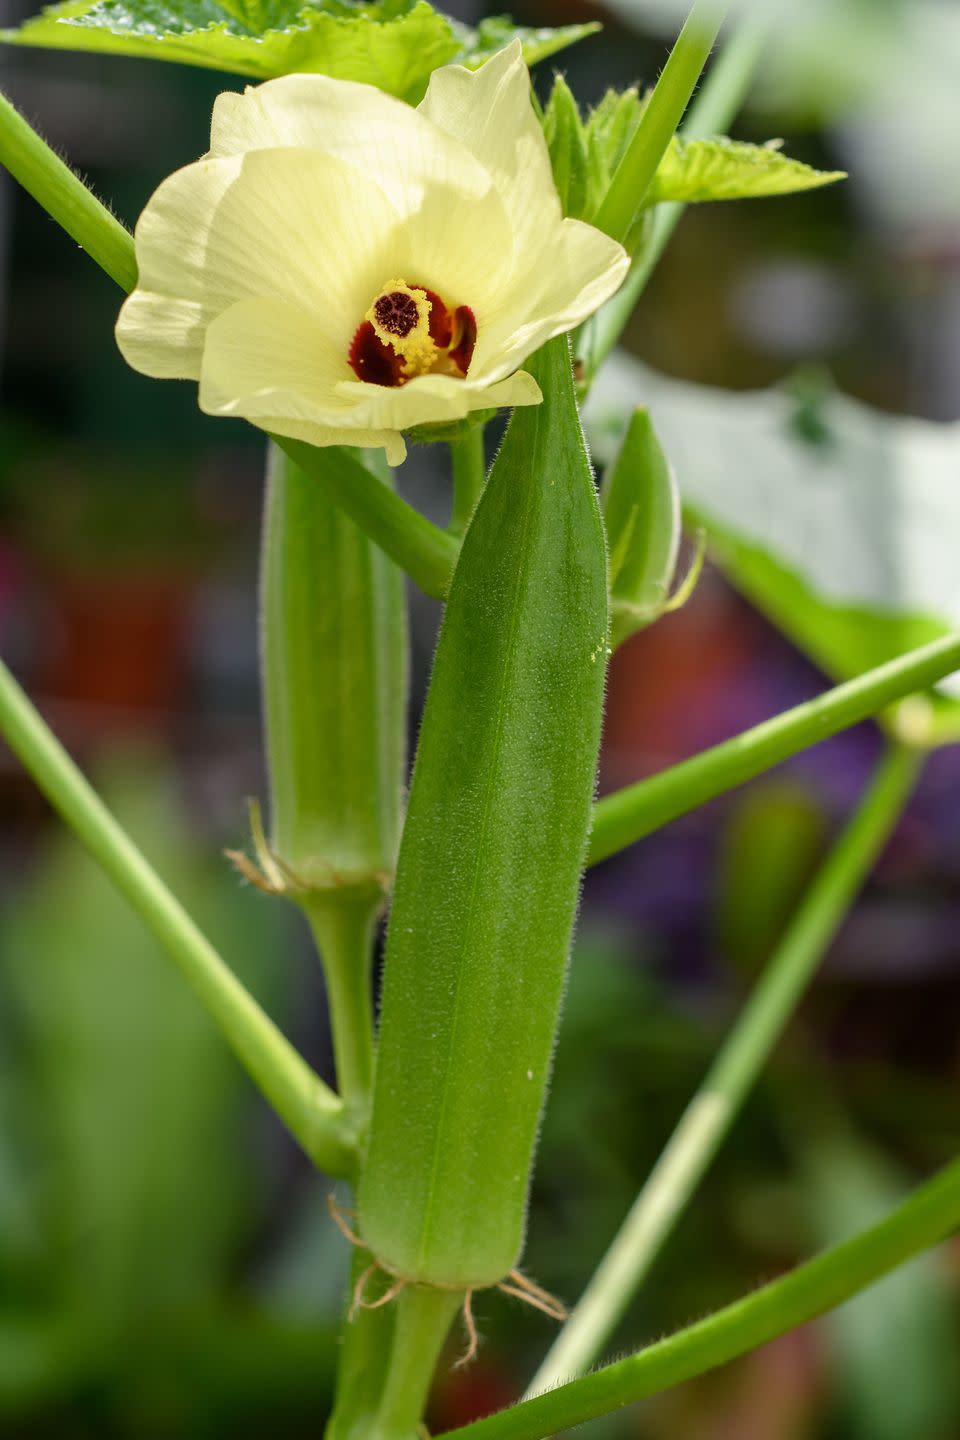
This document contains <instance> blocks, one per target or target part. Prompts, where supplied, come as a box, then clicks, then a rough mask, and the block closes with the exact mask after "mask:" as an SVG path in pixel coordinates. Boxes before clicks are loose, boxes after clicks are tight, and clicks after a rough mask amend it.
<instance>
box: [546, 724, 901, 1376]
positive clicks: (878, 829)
mask: <svg viewBox="0 0 960 1440" xmlns="http://www.w3.org/2000/svg"><path fill="white" fill-rule="evenodd" d="M921 763H922V761H921V758H920V756H918V755H917V754H916V753H915V752H913V751H911V750H908V749H906V748H904V747H903V746H899V745H895V746H891V747H890V749H889V751H888V753H887V755H886V757H885V759H884V761H883V763H882V764H881V765H880V767H879V769H878V771H877V773H876V776H875V777H874V779H873V782H872V783H871V785H870V787H869V789H868V791H867V793H866V795H865V796H864V798H863V800H862V801H861V803H860V805H859V807H858V809H857V811H856V813H855V815H854V816H853V818H852V820H851V821H850V822H849V824H848V825H847V827H846V829H845V830H844V832H843V834H842V835H841V836H840V839H839V840H838V841H837V843H836V845H835V846H834V848H833V850H832V851H831V853H830V855H829V856H828V857H827V860H826V862H825V863H824V865H823V867H822V869H821V870H820V872H819V874H818V875H817V878H816V879H815V881H814V883H813V885H812V886H811V888H810V890H809V892H808V894H807V895H806V897H805V899H804V901H803V903H802V904H801V906H800V908H799V910H798V911H797V914H796V916H795V917H794V919H793V922H792V923H791V925H790V927H789V928H788V930H787V933H786V934H785V935H784V937H783V940H782V941H781V943H780V945H779V946H778V947H777V950H776V952H775V953H774V955H773V957H772V958H771V960H770V963H769V965H768V966H767V968H766V970H765V972H764V975H763V977H762V979H761V980H760V983H759V984H758V985H757V987H756V989H755V990H754V992H753V994H752V995H751V997H750V1000H749V1002H748V1004H747V1005H746V1007H745V1008H744V1010H743V1012H742V1014H741V1015H740V1018H739V1019H738V1021H737V1023H736V1025H735V1026H734V1028H733V1030H732V1031H731V1033H730V1035H729V1036H728V1038H727V1041H726V1043H725V1044H724V1045H723V1047H722V1048H721V1050H720V1053H719V1054H718V1055H717V1058H716V1060H715V1061H714V1063H713V1065H712V1066H711V1067H710V1070H709V1072H708V1074H707V1076H706V1079H705V1080H704V1082H703V1084H702V1085H701V1086H700V1089H699V1090H698V1091H697V1093H696V1095H695V1096H694V1098H693V1099H692V1100H691V1102H690V1104H689V1105H688V1106H687V1108H686V1110H685V1111H684V1114H683V1117H682V1119H681V1121H680V1123H679V1125H678V1126H677V1128H676V1130H675V1131H674V1133H673V1135H672V1137H671V1139H670V1141H669V1143H668V1145H667V1147H666V1149H665V1150H664V1151H663V1153H662V1155H661V1156H660V1159H659V1160H658V1161H657V1164H656V1165H655V1166H654V1168H653V1171H652V1172H651V1175H650V1178H649V1179H648V1181H647V1183H646V1185H645V1186H644V1187H643V1189H642V1190H641V1192H640V1194H639V1196H638V1197H637V1200H636V1202H635V1204H634V1206H633V1209H632V1210H631V1211H630V1213H629V1215H628V1216H627V1218H626V1220H625V1221H624V1223H623V1226H622V1227H621V1229H620V1232H619V1234H618V1235H617V1237H616V1239H615V1240H614V1241H613V1244H612V1245H611V1246H610V1249H609V1250H608V1251H607V1253H606V1255H605V1256H604V1258H603V1260H602V1261H601V1263H600V1265H599V1267H598V1269H597V1270H596V1272H595V1273H594V1275H593V1278H592V1279H591V1281H590V1283H589V1285H588V1286H587V1288H586V1290H585V1291H584V1293H583V1295H582V1297H581V1299H580V1301H579V1303H578V1305H577V1307H576V1309H575V1310H574V1312H573V1314H572V1316H571V1318H570V1321H569V1323H568V1324H567V1325H565V1326H564V1329H563V1330H562V1332H561V1333H560V1335H559V1337H558V1338H557V1341H556V1343H555V1344H554V1346H553V1348H552V1349H551V1351H550V1353H549V1355H548V1356H547V1358H546V1360H545V1362H544V1364H543V1365H542V1366H541V1368H540V1370H539V1371H538V1373H537V1375H536V1377H535V1379H534V1381H533V1384H532V1386H531V1392H530V1393H533V1394H538V1393H539V1392H540V1391H542V1390H547V1389H549V1388H550V1387H551V1386H552V1385H556V1384H557V1383H558V1382H559V1381H560V1380H562V1379H563V1378H564V1377H566V1376H570V1375H579V1374H582V1373H583V1371H584V1370H585V1369H586V1368H587V1366H588V1365H590V1364H591V1363H592V1362H593V1360H594V1359H595V1358H596V1356H597V1354H598V1353H599V1351H600V1350H601V1349H602V1347H603V1345H604V1344H605V1343H606V1341H607V1340H608V1339H609V1337H610V1335H611V1333H612V1332H613V1330H614V1328H615V1326H616V1324H617V1322H618V1321H619V1320H620V1318H621V1316H622V1315H623V1313H624V1311H625V1310H626V1308H627V1306H628V1304H629V1303H630V1300H631V1298H632V1297H633V1295H634V1293H635V1292H636V1290H637V1288H638V1287H639V1285H640V1284H641V1282H642V1281H643V1279H644V1278H645V1276H646V1274H647V1272H648V1271H649V1269H650V1267H651V1265H652V1263H653V1261H654V1260H655V1258H656V1256H657V1255H658V1254H659V1252H660V1249H661V1247H662V1245H663V1243H664V1241H665V1240H666V1238H667V1236H668V1235H669V1234H670V1233H671V1231H672V1230H673V1227H674V1225H675V1224H676V1223H677V1221H678V1219H679V1218H680V1216H681V1215H682V1213H683V1211H684V1209H685V1208H686V1205H687V1203H688V1201H689V1200H690V1197H691V1196H692V1195H693V1193H694V1191H695V1190H696V1187H697V1185H698V1184H699V1183H700V1181H701V1179H702V1178H703V1175H704V1174H705V1172H706V1170H707V1168H708V1166H709V1165H710V1163H711V1161H712V1160H713V1158H714V1156H715V1155H716V1153H717V1151H718V1150H719V1148H720V1145H721V1144H722V1142H723V1140H724V1138H725V1136H726V1134H727V1132H728V1131H729V1129H730V1126H731V1125H732V1123H733V1121H734V1119H735V1118H736V1115H737V1113H738V1112H739V1110H740V1107H741V1105H742V1104H743V1101H744V1099H745V1098H746V1095H747V1094H748V1092H749V1090H750V1089H751V1088H752V1086H753V1085H754V1083H755V1081H756V1079H757V1076H758V1075H759V1074H760V1071H761V1070H762V1068H763V1066H764V1065H765V1064H766V1062H767V1060H768V1059H769V1057H770V1054H771V1051H772V1050H773V1047H774V1045H775V1044H776V1042H777V1040H778V1039H779V1038H780V1035H781V1034H782V1032H783V1029H784V1027H785V1025H786V1024H787V1021H788V1020H789V1018H790V1015H791V1014H792V1013H793V1010H794V1008H795V1006H796V1004H797V1002H798V1000H799V999H800V997H801V995H802V994H803V992H804V990H805V989H806V987H807V985H808V984H809V983H810V980H811V979H812V977H813V975H814V972H815V971H816V968H817V966H818V965H819V963H820V961H821V959H822V958H823V955H824V952H825V951H826V949H827V947H828V945H829V944H830V942H831V940H832V939H833V937H834V935H835V934H836V932H837V929H838V928H839V926H840V924H841V922H842V921H843V919H844V916H845V915H846V913H847V911H848V910H849V908H850V905H851V904H852V902H853V900H854V898H855V896H856V894H857V892H858V891H859V890H860V888H861V886H862V884H863V882H864V880H865V879H866V877H867V875H868V874H869V873H870V870H871V869H872V867H873V864H874V862H875V860H876V858H877V856H878V854H879V852H880V850H881V849H882V848H883V846H884V845H885V843H886V841H887V839H888V838H889V836H890V833H891V831H892V830H893V828H894V826H895V825H896V823H897V820H898V819H899V817H900V815H901V813H902V811H903V807H904V805H905V804H906V802H907V799H908V797H909V795H910V792H911V790H912V789H913V786H914V784H915V782H916V779H917V775H918V773H919V769H920V766H921Z"/></svg>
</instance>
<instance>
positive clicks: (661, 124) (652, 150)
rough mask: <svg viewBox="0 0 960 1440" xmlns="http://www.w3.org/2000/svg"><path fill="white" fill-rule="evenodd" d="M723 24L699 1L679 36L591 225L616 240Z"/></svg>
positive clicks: (711, 5) (707, 1) (622, 237)
mask: <svg viewBox="0 0 960 1440" xmlns="http://www.w3.org/2000/svg"><path fill="white" fill-rule="evenodd" d="M722 20H723V10H722V8H718V6H717V4H716V3H715V0H697V3H696V4H695V5H694V6H693V9H692V10H691V11H690V14H689V15H688V17H687V21H686V24H685V25H684V27H683V29H682V30H681V32H680V34H679V36H678V37H677V43H676V44H675V45H674V47H673V49H672V51H671V52H670V58H669V59H668V60H667V63H666V65H665V66H664V67H663V70H662V72H661V75H660V79H659V80H658V81H657V84H656V87H655V89H654V92H653V94H652V95H651V97H650V101H649V103H648V105H647V107H646V109H645V110H644V112H643V117H642V119H641V121H640V124H639V125H638V126H637V130H636V133H635V135H634V137H633V139H632V140H631V142H630V145H629V147H628V149H627V152H626V154H625V155H624V157H623V159H622V160H621V161H620V164H619V165H618V166H617V168H616V171H615V172H614V175H613V179H612V180H611V181H610V187H609V189H608V190H607V193H606V195H605V196H604V197H603V200H602V201H601V202H600V206H599V208H598V210H597V213H596V215H595V217H594V221H593V223H594V225H596V226H597V228H598V229H599V230H604V231H606V233H607V234H608V235H611V236H612V237H613V238H614V240H619V241H621V242H622V243H623V242H625V241H626V238H627V235H628V234H629V232H630V230H631V228H632V226H633V222H634V220H635V218H636V216H637V212H638V211H639V209H640V206H641V205H642V204H643V199H644V196H645V195H646V193H647V191H648V190H649V188H650V184H651V182H652V180H653V177H654V175H656V173H657V167H658V166H659V164H660V161H661V160H662V159H663V156H664V153H665V151H666V149H667V146H668V145H669V144H670V141H671V140H672V139H673V136H674V134H675V133H676V130H677V126H678V125H679V124H680V121H681V120H682V119H683V115H684V111H685V110H686V108H687V106H688V105H689V103H690V99H691V97H692V95H693V92H694V91H695V90H696V88H697V82H698V81H699V79H700V76H701V75H702V74H703V67H704V66H705V65H706V63H707V60H708V59H709V57H710V51H711V50H712V49H713V45H714V42H715V40H716V38H717V35H718V34H719V31H720V26H721V23H722Z"/></svg>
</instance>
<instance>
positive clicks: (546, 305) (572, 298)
mask: <svg viewBox="0 0 960 1440" xmlns="http://www.w3.org/2000/svg"><path fill="white" fill-rule="evenodd" d="M629 269H630V258H629V256H628V255H627V253H626V251H625V250H624V249H623V246H622V245H618V244H617V242H616V241H615V240H611V239H610V237H609V236H608V235H605V234H604V233H603V231H602V230H597V229H596V228H595V227H594V226H593V225H585V224H584V223H583V222H582V221H580V220H569V219H567V220H563V221H562V222H561V223H560V224H559V225H558V226H557V227H556V229H555V231H554V232H553V235H552V237H551V244H550V263H549V265H546V264H544V263H542V262H541V263H540V264H539V265H537V266H535V267H533V268H531V269H530V270H525V271H521V272H520V273H518V274H517V275H516V276H515V277H514V278H513V279H512V280H511V283H510V285H509V286H508V287H506V289H505V290H504V293H503V296H502V301H501V305H500V308H499V311H498V313H497V315H496V316H495V317H491V318H490V320H489V321H488V323H487V325H486V326H485V327H484V328H482V329H481V330H480V332H479V334H478V336H477V346H476V350H475V351H474V356H473V364H472V365H471V376H472V377H473V378H475V379H476V380H484V381H491V380H496V379H499V378H500V377H502V376H504V375H508V374H509V373H510V371H511V370H514V369H515V368H516V367H517V365H519V364H521V363H522V361H523V360H524V359H525V358H526V357H527V356H528V355H531V354H532V353H533V351H534V350H536V349H538V348H539V346H541V345H542V344H543V343H544V342H545V341H546V340H550V339H552V338H553V336H554V335H561V334H563V332H564V331H566V330H572V329H573V327H574V326H575V325H579V324H580V322H581V321H583V320H585V319H586V318H587V316H588V315H592V314H593V312H594V311H595V310H597V309H598V308H599V307H600V306H601V305H602V304H603V303H604V301H605V300H609V298H610V296H611V295H613V294H614V293H615V291H617V290H618V289H619V288H620V286H621V285H622V283H623V281H624V280H625V279H626V276H627V272H628V270H629Z"/></svg>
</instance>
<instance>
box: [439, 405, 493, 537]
mask: <svg viewBox="0 0 960 1440" xmlns="http://www.w3.org/2000/svg"><path fill="white" fill-rule="evenodd" d="M450 458H451V460H452V462H453V511H452V513H451V516H450V525H449V527H448V529H449V533H450V534H451V535H462V534H463V533H464V531H465V530H466V528H467V526H468V525H469V524H470V517H471V515H472V514H473V512H474V510H475V509H476V507H477V501H478V500H479V499H480V496H481V495H482V494H483V485H484V481H485V479H486V471H487V465H486V456H485V454H484V449H483V426H482V425H474V426H473V428H472V429H470V430H468V431H467V432H466V434H465V435H462V436H461V437H460V439H458V440H452V441H451V442H450Z"/></svg>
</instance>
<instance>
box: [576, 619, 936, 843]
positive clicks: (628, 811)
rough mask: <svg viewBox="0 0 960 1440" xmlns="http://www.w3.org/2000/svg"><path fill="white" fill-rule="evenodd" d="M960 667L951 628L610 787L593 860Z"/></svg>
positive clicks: (597, 813)
mask: <svg viewBox="0 0 960 1440" xmlns="http://www.w3.org/2000/svg"><path fill="white" fill-rule="evenodd" d="M958 668H960V635H947V636H945V637H944V638H943V639H942V640H935V641H933V643H932V644H930V645H924V646H921V647H919V648H918V649H916V650H911V651H910V652H909V653H908V654H906V655H903V656H901V657H900V658H899V659H897V660H891V661H890V662H889V663H888V664H886V665H879V666H878V667H877V668H876V669H875V670H868V671H867V673H866V674H865V675H859V676H858V677H857V678H856V679H855V680H848V681H847V682H846V683H845V684H843V685H838V686H836V688H835V689H833V690H828V691H827V693H826V694H825V695H818V696H817V698H816V699H815V700H808V701H807V702H806V703H805V704H803V705H797V706H795V707H794V709H792V710H787V711H785V712H784V713H783V714H782V715H777V716H775V717H774V718H773V719H772V720H765V721H764V722H763V724H761V725H756V726H754V727H753V729H752V730H746V731H744V733H743V734H742V735H737V736H735V737H734V738H733V739H732V740H725V741H723V743H722V744H720V745H714V746H713V747H712V749H710V750H704V751H703V752H702V753H701V754H700V755H694V756H693V757H692V759H690V760H683V761H681V763H680V764H679V765H673V766H671V768H670V769H669V770H664V771H662V772H661V773H660V774H659V775H652V776H651V777H650V778H649V779H648V780H640V781H638V783H637V784H636V785H628V786H626V788H625V789H623V790H617V791H616V792H615V793H614V794H612V795H606V796H604V798H603V799H602V800H600V801H598V802H597V804H596V805H595V807H594V822H593V834H592V836H591V839H590V853H589V857H588V862H587V863H588V864H590V865H596V864H597V863H598V861H600V860H605V859H606V858H607V856H609V855H615V854H616V853H617V851H619V850H624V849H626V847H627V846H628V845H632V844H633V843H634V841H635V840H640V839H642V838H643V836H644V835H650V834H652V833H653V831H655V830H659V829H660V828H661V826H663V825H666V824H667V823H668V822H669V821H671V820H675V819H676V818H677V817H678V816H679V815H686V814H687V812H688V811H690V810H695V809H697V808H698V806H700V805H704V804H706V802H707V801H708V800H712V799H713V798H714V796H716V795H722V794H724V793H725V792H726V791H727V790H732V789H734V788H735V787H736V786H737V785H743V784H744V783H745V782H746V781H747V780H752V779H754V777H755V776H757V775H762V774H763V773H764V771H766V770H770V769H772V768H773V766H775V765H780V764H781V763H782V762H783V761H784V760H788V759H789V758H790V756H791V755H796V754H798V753H799V752H800V751H801V750H806V749H809V747H810V746H812V745H816V744H818V743H819V742H820V741H821V740H827V739H829V738H830V736H831V735H837V734H839V732H840V731H841V730H847V729H849V727H850V726H851V725H858V724H859V723H860V721H861V720H866V719H868V718H869V716H871V715H877V714H879V713H880V711H882V710H884V709H885V708H886V707H887V706H888V705H892V704H894V702H895V701H897V700H902V699H903V697H904V696H906V695H912V694H914V693H915V692H916V691H919V690H924V689H926V688H927V687H928V686H930V685H934V684H936V682H937V681H938V680H942V679H943V677H944V676H945V675H950V674H952V672H953V671H954V670H957V669H958Z"/></svg>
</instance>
